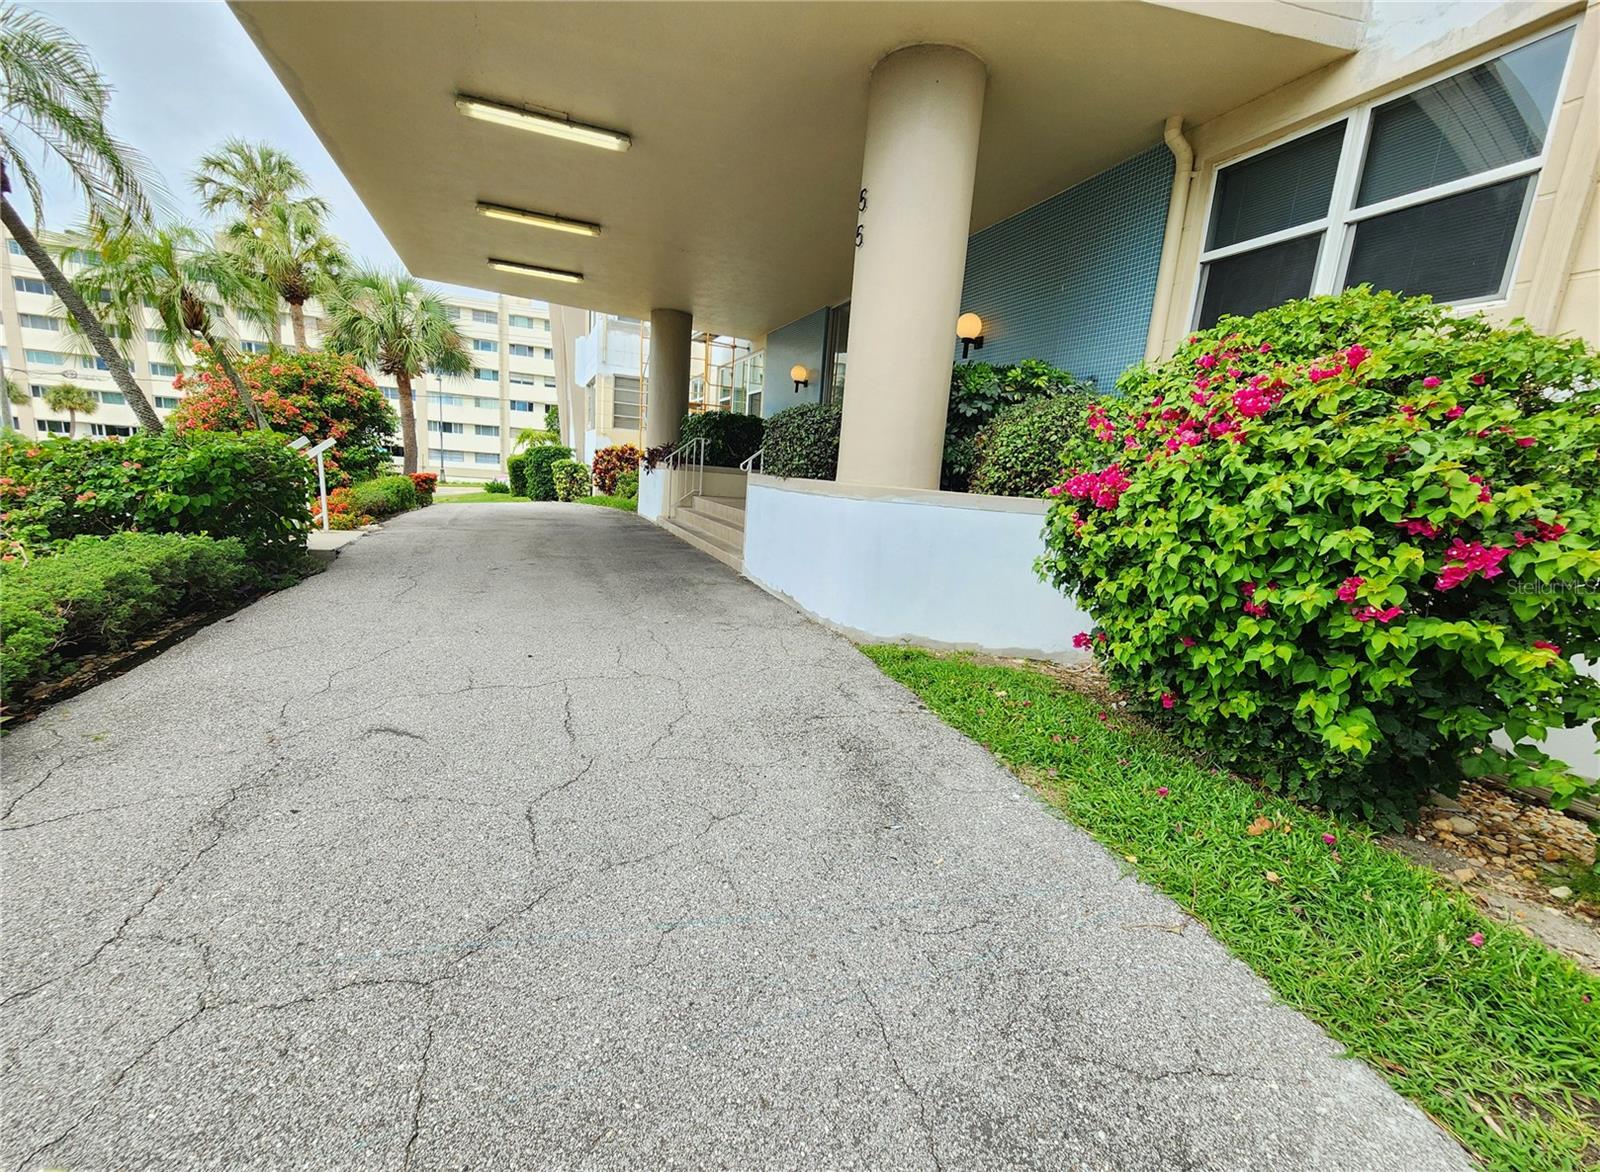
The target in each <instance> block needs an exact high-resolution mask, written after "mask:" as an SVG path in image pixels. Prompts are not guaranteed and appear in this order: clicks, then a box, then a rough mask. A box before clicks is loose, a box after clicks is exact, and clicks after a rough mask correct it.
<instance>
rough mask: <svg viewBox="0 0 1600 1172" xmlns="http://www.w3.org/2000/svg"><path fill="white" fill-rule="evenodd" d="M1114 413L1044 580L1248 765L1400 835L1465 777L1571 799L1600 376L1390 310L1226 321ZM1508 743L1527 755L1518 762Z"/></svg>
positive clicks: (1555, 357)
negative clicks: (1559, 731)
mask: <svg viewBox="0 0 1600 1172" xmlns="http://www.w3.org/2000/svg"><path fill="white" fill-rule="evenodd" d="M1120 388H1121V390H1122V396H1121V397H1120V398H1117V399H1111V400H1106V401H1104V402H1102V403H1096V404H1094V405H1092V406H1091V408H1090V410H1089V413H1088V418H1087V421H1086V422H1087V432H1088V435H1089V437H1090V438H1089V439H1088V440H1087V441H1086V442H1085V444H1083V445H1080V448H1079V450H1081V451H1082V450H1087V451H1097V452H1098V455H1097V456H1096V457H1095V458H1093V459H1092V460H1091V459H1087V458H1085V459H1083V461H1082V463H1081V464H1080V465H1079V466H1078V467H1076V468H1074V469H1073V471H1074V473H1075V474H1074V475H1072V476H1070V477H1069V478H1068V479H1067V480H1066V481H1065V482H1064V483H1063V484H1062V485H1059V486H1057V487H1055V488H1052V489H1051V490H1050V491H1051V492H1052V494H1056V495H1057V503H1056V504H1055V505H1054V506H1053V507H1052V508H1051V511H1050V517H1049V521H1048V526H1047V531H1046V543H1047V552H1046V554H1045V556H1044V557H1043V558H1041V559H1040V570H1041V573H1043V574H1044V575H1046V576H1047V577H1048V578H1049V579H1050V580H1051V581H1053V582H1054V583H1056V584H1057V585H1058V586H1060V587H1061V588H1063V589H1070V590H1076V591H1077V592H1078V596H1079V599H1080V600H1081V602H1082V604H1083V605H1084V606H1085V607H1086V608H1087V609H1088V611H1089V612H1090V613H1091V614H1092V615H1093V616H1094V618H1095V621H1096V623H1097V629H1096V631H1095V632H1093V633H1092V634H1091V633H1088V632H1086V633H1084V634H1083V636H1082V637H1081V638H1080V640H1079V642H1080V644H1082V645H1087V646H1092V647H1093V648H1094V649H1095V653H1096V654H1097V655H1098V656H1099V657H1100V659H1101V661H1102V662H1103V664H1104V665H1105V666H1106V668H1107V670H1108V672H1109V673H1110V675H1111V677H1112V678H1113V680H1114V681H1115V682H1116V683H1117V684H1119V685H1120V686H1122V687H1123V688H1124V689H1126V691H1127V692H1128V694H1129V695H1130V696H1131V697H1133V698H1134V699H1135V700H1136V701H1138V702H1139V703H1141V704H1143V705H1145V706H1147V707H1149V708H1150V709H1151V710H1152V712H1153V713H1154V714H1156V715H1158V716H1160V715H1163V714H1165V715H1168V716H1170V717H1172V718H1174V719H1176V720H1178V721H1179V722H1180V723H1179V730H1180V732H1181V733H1183V734H1184V735H1186V736H1188V737H1189V738H1191V739H1192V740H1194V741H1196V742H1198V743H1200V744H1202V745H1204V746H1205V747H1206V748H1208V749H1210V750H1211V751H1212V752H1213V753H1215V754H1216V755H1217V756H1218V757H1219V758H1220V759H1223V760H1225V761H1227V762H1230V763H1234V764H1236V765H1238V766H1239V767H1241V768H1243V769H1247V770H1249V771H1251V772H1253V773H1256V774H1259V775H1261V776H1263V777H1264V778H1265V779H1267V780H1268V781H1271V782H1275V783H1277V784H1279V785H1281V786H1282V787H1284V788H1286V789H1287V790H1289V791H1290V792H1292V793H1295V794H1296V795H1298V796H1303V797H1307V798H1309V799H1311V800H1314V801H1319V802H1322V803H1324V804H1326V805H1328V806H1330V807H1333V808H1336V809H1346V810H1354V811H1355V812H1358V813H1360V814H1361V815H1362V816H1364V817H1366V818H1368V819H1371V820H1377V821H1380V822H1389V823H1393V822H1394V821H1396V820H1397V818H1398V817H1400V816H1401V815H1404V814H1407V813H1409V812H1410V811H1411V810H1412V809H1413V808H1414V805H1415V800H1416V798H1417V796H1418V795H1419V794H1421V793H1422V792H1424V791H1425V790H1427V789H1429V788H1441V789H1444V790H1446V792H1448V791H1449V790H1451V789H1452V788H1453V787H1454V786H1455V785H1456V783H1457V782H1458V780H1459V777H1460V775H1461V773H1462V772H1463V771H1465V772H1467V773H1469V774H1475V773H1481V772H1486V771H1504V772H1506V773H1508V774H1509V775H1511V777H1512V778H1513V779H1515V780H1517V781H1519V782H1534V783H1537V784H1542V785H1545V786H1548V787H1550V788H1551V789H1553V790H1554V791H1555V793H1556V795H1557V798H1558V800H1565V799H1566V798H1569V797H1570V796H1571V795H1572V794H1574V793H1575V792H1577V791H1578V790H1579V789H1580V788H1581V787H1582V786H1583V785H1584V784H1585V783H1583V782H1581V781H1579V780H1578V779H1577V778H1575V777H1573V776H1572V775H1571V774H1570V773H1569V772H1568V771H1567V769H1566V767H1565V766H1564V765H1563V764H1562V763H1561V762H1558V761H1553V760H1551V759H1550V758H1549V757H1547V756H1546V754H1545V753H1544V752H1542V751H1541V750H1540V749H1539V748H1538V747H1537V746H1536V745H1535V743H1534V742H1535V741H1536V740H1537V739H1538V738H1540V737H1541V736H1542V735H1543V734H1544V733H1545V731H1546V730H1547V729H1550V728H1559V727H1572V726H1577V725H1581V724H1584V723H1586V722H1588V721H1589V720H1591V719H1593V718H1595V717H1596V716H1600V683H1597V681H1595V680H1593V679H1591V678H1590V677H1588V676H1587V675H1585V674H1582V673H1580V672H1579V671H1577V670H1576V669H1575V668H1574V667H1573V664H1572V659H1573V658H1574V657H1575V656H1583V657H1585V658H1586V659H1587V660H1588V661H1590V662H1594V660H1595V659H1596V658H1597V657H1600V607H1596V606H1595V605H1594V595H1593V593H1592V591H1593V589H1594V586H1593V583H1594V582H1595V581H1596V579H1597V578H1600V552H1597V550H1596V541H1597V531H1596V525H1597V522H1600V461H1597V460H1596V458H1595V453H1596V452H1597V451H1600V357H1597V356H1596V354H1595V353H1594V352H1593V351H1591V350H1589V349H1588V348H1587V347H1586V346H1585V345H1584V343H1583V342H1581V341H1578V340H1567V339H1552V338H1545V337H1541V336H1539V335H1537V334H1535V333H1533V332H1532V331H1531V330H1528V329H1526V328H1524V327H1521V326H1514V327H1511V328H1506V329H1497V328H1495V327H1493V326H1491V325H1490V324H1489V323H1487V322H1486V321H1484V320H1483V319H1482V318H1480V317H1476V316H1472V315H1468V314H1458V313H1453V312H1451V311H1450V310H1447V309H1445V308H1443V307H1440V306H1435V305H1433V304H1431V303H1430V302H1429V301H1428V300H1427V299H1425V298H1417V299H1411V300H1405V299H1402V298H1400V297H1398V296H1396V295H1394V294H1387V293H1384V294H1373V293H1371V292H1370V291H1368V290H1366V289H1361V290H1355V291H1351V292H1348V293H1345V294H1343V295H1341V296H1338V297H1322V298H1315V299H1312V300H1309V301H1299V302H1291V303H1290V304H1288V305H1285V306H1282V307H1280V308H1277V309H1272V310H1268V311H1266V312H1264V313H1259V314H1257V315H1255V316H1254V317H1251V318H1225V319H1224V320H1223V321H1222V322H1220V323H1219V324H1218V325H1217V326H1216V327H1214V328H1213V329H1211V330H1208V331H1205V332H1204V333H1200V334H1197V335H1195V336H1194V337H1192V338H1191V339H1190V340H1189V343H1188V344H1187V345H1185V346H1184V347H1183V348H1182V349H1180V350H1179V352H1178V353H1177V354H1176V355H1175V356H1174V357H1173V358H1172V359H1171V360H1170V361H1168V362H1164V363H1162V364H1160V365H1158V366H1156V367H1153V368H1149V369H1146V368H1142V367H1141V368H1136V369H1135V370H1133V371H1131V372H1129V374H1128V375H1126V376H1125V377H1124V378H1123V380H1122V381H1121V383H1120ZM1498 729H1504V730H1506V732H1507V734H1508V735H1509V737H1510V739H1511V741H1512V742H1513V744H1514V745H1515V746H1516V752H1515V754H1514V755H1510V756H1503V755H1501V754H1499V753H1498V752H1496V751H1494V750H1492V749H1491V748H1490V744H1489V738H1490V735H1491V734H1492V733H1494V732H1495V731H1496V730H1498Z"/></svg>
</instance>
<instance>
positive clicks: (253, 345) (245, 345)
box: [239, 338, 272, 354]
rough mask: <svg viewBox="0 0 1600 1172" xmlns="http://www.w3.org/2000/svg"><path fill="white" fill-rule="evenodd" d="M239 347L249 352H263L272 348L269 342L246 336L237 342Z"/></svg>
mask: <svg viewBox="0 0 1600 1172" xmlns="http://www.w3.org/2000/svg"><path fill="white" fill-rule="evenodd" d="M239 349H241V350H244V351H246V352H247V353H250V354H265V353H267V352H268V351H270V350H271V349H272V344H271V343H270V342H255V341H251V340H250V339H248V338H246V339H245V340H244V341H242V342H240V343H239Z"/></svg>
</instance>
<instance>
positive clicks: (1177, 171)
mask: <svg viewBox="0 0 1600 1172" xmlns="http://www.w3.org/2000/svg"><path fill="white" fill-rule="evenodd" d="M1162 137H1163V138H1165V139H1166V141H1167V149H1168V150H1170V151H1171V152H1172V159H1173V163H1174V166H1173V171H1172V196H1171V198H1170V199H1169V200H1168V201H1167V231H1166V235H1164V236H1163V237H1162V239H1161V267H1160V268H1159V269H1158V270H1157V271H1156V297H1155V304H1154V305H1152V306H1151V307H1150V331H1149V333H1148V334H1147V335H1146V337H1145V343H1144V359H1145V361H1146V362H1154V361H1155V360H1156V359H1157V358H1159V357H1160V356H1161V343H1162V341H1163V339H1164V337H1165V335H1166V331H1167V318H1168V316H1169V315H1170V314H1171V312H1172V288H1173V283H1174V282H1175V281H1176V279H1177V269H1178V248H1179V246H1180V245H1181V244H1182V242H1183V220H1184V217H1185V215H1186V214H1187V213H1188V210H1189V187H1190V184H1191V183H1192V182H1193V180H1194V175H1195V173H1194V148H1193V147H1191V146H1190V145H1189V140H1188V139H1186V138H1184V137H1183V115H1182V114H1174V115H1172V117H1170V118H1168V119H1167V126H1166V130H1165V132H1164V133H1163V135H1162Z"/></svg>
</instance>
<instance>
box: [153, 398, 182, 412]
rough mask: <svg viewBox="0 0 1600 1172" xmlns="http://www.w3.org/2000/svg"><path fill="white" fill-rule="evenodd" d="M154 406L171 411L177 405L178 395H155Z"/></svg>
mask: <svg viewBox="0 0 1600 1172" xmlns="http://www.w3.org/2000/svg"><path fill="white" fill-rule="evenodd" d="M156 406H157V407H159V408H161V410H163V411H172V410H174V409H176V408H177V406H178V397H177V396H176V395H157V396H156Z"/></svg>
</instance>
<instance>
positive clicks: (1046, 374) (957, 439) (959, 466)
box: [939, 358, 1089, 492]
mask: <svg viewBox="0 0 1600 1172" xmlns="http://www.w3.org/2000/svg"><path fill="white" fill-rule="evenodd" d="M1088 386H1089V384H1087V383H1084V382H1082V381H1081V380H1079V379H1077V378H1075V377H1074V376H1073V375H1071V374H1069V373H1068V372H1067V371H1064V370H1060V369H1058V368H1056V367H1054V366H1051V365H1050V364H1049V363H1048V362H1041V361H1040V360H1038V359H1037V358H1027V359H1024V360H1023V361H1021V362H1018V363H1016V364H1015V365H1010V366H990V365H989V364H988V363H987V362H959V363H957V364H956V365H955V366H953V367H951V368H950V403H949V406H948V407H947V408H946V409H945V423H944V458H943V461H942V464H941V467H940V471H939V487H941V488H943V489H946V490H947V491H951V492H965V491H966V490H967V487H968V480H969V478H970V477H971V475H972V471H973V469H974V468H975V467H976V466H977V463H978V460H979V457H980V444H979V440H978V435H979V433H980V432H981V431H982V430H983V428H984V427H985V426H987V425H988V423H989V422H990V421H991V420H992V419H994V417H995V416H996V415H998V414H999V413H1000V412H1001V411H1004V410H1005V409H1006V408H1008V407H1014V406H1016V405H1018V404H1020V403H1026V402H1029V401H1031V400H1034V399H1050V398H1056V397H1058V396H1061V395H1066V394H1069V393H1073V392H1082V391H1084V390H1087V389H1088Z"/></svg>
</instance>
